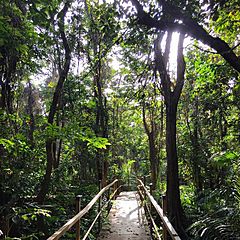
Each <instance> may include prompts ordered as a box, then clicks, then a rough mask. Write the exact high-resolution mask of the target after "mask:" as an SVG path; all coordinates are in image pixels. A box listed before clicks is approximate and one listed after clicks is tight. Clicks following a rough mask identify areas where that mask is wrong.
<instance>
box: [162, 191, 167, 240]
mask: <svg viewBox="0 0 240 240" xmlns="http://www.w3.org/2000/svg"><path fill="white" fill-rule="evenodd" d="M162 209H163V214H164V215H167V198H166V195H163V196H162ZM167 235H168V234H167V229H166V228H165V226H164V224H163V240H167Z"/></svg>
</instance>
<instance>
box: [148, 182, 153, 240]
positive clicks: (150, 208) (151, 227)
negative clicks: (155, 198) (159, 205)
mask: <svg viewBox="0 0 240 240" xmlns="http://www.w3.org/2000/svg"><path fill="white" fill-rule="evenodd" d="M149 187H150V194H151V195H152V194H153V184H152V183H150V184H149ZM149 210H150V214H151V215H152V203H151V201H150V205H149ZM150 234H151V236H152V237H153V223H152V221H150Z"/></svg>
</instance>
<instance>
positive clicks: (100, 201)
mask: <svg viewBox="0 0 240 240" xmlns="http://www.w3.org/2000/svg"><path fill="white" fill-rule="evenodd" d="M101 189H102V181H101V180H99V192H100V191H101ZM101 203H102V197H100V198H99V200H98V212H100V211H101ZM101 218H102V214H100V216H99V218H98V232H99V233H100V231H101V225H102V219H101Z"/></svg>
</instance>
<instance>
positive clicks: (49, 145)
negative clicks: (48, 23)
mask: <svg viewBox="0 0 240 240" xmlns="http://www.w3.org/2000/svg"><path fill="white" fill-rule="evenodd" d="M69 5H70V2H69V1H67V2H66V3H65V5H64V7H63V9H62V10H61V11H60V12H59V14H58V18H59V22H58V26H59V31H60V36H61V39H62V41H63V47H64V49H65V62H64V66H63V68H62V69H59V71H60V73H59V80H58V83H57V86H56V88H55V92H54V95H53V100H52V103H51V106H50V111H49V115H48V123H49V124H53V122H54V117H55V114H56V111H57V106H58V104H59V99H60V95H61V92H62V89H63V84H64V81H65V80H66V78H67V75H68V71H69V67H70V62H71V51H70V48H69V45H68V40H67V38H66V35H65V30H64V18H65V15H66V13H67V10H68V8H69ZM53 145H54V139H51V138H50V137H49V138H48V139H47V140H46V145H45V146H46V153H47V166H46V171H45V175H44V178H43V181H42V182H41V185H40V190H39V192H38V195H37V197H36V201H37V202H38V203H39V204H43V202H44V200H45V197H46V195H47V192H48V189H49V185H50V181H51V174H52V169H53V163H54V161H55V152H54V151H53Z"/></svg>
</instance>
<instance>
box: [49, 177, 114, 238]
mask: <svg viewBox="0 0 240 240" xmlns="http://www.w3.org/2000/svg"><path fill="white" fill-rule="evenodd" d="M117 181H118V179H116V180H115V181H113V182H112V183H110V184H109V185H107V186H106V187H104V188H103V189H102V190H101V191H100V192H99V193H98V194H97V195H96V196H95V197H94V198H93V199H92V200H91V201H90V202H89V203H88V205H87V206H86V207H85V208H83V210H82V211H80V212H79V213H78V214H77V215H75V216H74V217H73V218H71V219H70V220H68V222H67V223H65V224H64V225H63V226H62V227H61V228H60V229H58V230H57V231H56V232H55V233H54V234H53V235H52V236H50V237H49V238H48V239H47V240H57V239H59V238H60V237H61V236H62V235H63V234H64V233H66V232H67V231H68V230H69V229H70V228H71V227H72V226H73V225H74V224H75V223H76V222H77V221H78V220H80V219H81V218H82V217H83V216H84V215H85V214H86V213H87V212H88V211H89V210H90V209H91V208H92V206H93V205H94V204H95V203H96V202H97V200H98V199H99V198H100V197H101V196H102V194H103V193H104V192H105V191H107V190H108V189H109V188H110V187H111V186H113V185H114V184H115V183H116V182H117Z"/></svg>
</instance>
